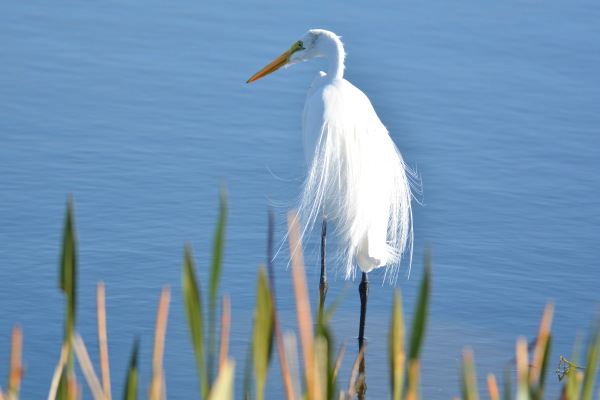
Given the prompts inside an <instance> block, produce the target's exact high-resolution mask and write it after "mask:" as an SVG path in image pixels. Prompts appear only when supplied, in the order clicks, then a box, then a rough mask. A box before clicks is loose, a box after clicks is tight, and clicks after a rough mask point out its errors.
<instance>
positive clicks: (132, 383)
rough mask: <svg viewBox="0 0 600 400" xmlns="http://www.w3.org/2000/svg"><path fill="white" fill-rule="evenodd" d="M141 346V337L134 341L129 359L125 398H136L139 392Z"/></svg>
mask: <svg viewBox="0 0 600 400" xmlns="http://www.w3.org/2000/svg"><path fill="white" fill-rule="evenodd" d="M139 348H140V341H139V339H135V341H134V342H133V349H132V350H131V358H130V360H129V368H128V369H127V376H126V378H125V392H124V393H123V400H136V399H137V392H138V380H139V370H138V354H139Z"/></svg>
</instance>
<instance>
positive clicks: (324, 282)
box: [319, 216, 329, 322]
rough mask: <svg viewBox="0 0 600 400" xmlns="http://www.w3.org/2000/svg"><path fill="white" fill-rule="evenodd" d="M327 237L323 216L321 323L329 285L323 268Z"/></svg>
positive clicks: (320, 289) (320, 287)
mask: <svg viewBox="0 0 600 400" xmlns="http://www.w3.org/2000/svg"><path fill="white" fill-rule="evenodd" d="M326 236H327V217H325V216H323V226H322V229H321V279H320V280H319V322H322V317H323V308H324V307H325V295H327V289H328V288H329V283H327V270H326V268H325V241H326V240H325V238H326Z"/></svg>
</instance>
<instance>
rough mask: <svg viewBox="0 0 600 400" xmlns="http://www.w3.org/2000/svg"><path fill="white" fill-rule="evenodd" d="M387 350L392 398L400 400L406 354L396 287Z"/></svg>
mask: <svg viewBox="0 0 600 400" xmlns="http://www.w3.org/2000/svg"><path fill="white" fill-rule="evenodd" d="M388 351H389V360H390V384H391V388H392V399H394V400H400V399H401V398H402V389H403V385H404V382H403V381H404V372H405V371H404V369H405V368H404V365H405V361H406V354H405V353H404V318H403V313H402V300H401V297H400V290H398V289H396V291H395V294H394V306H393V308H392V321H391V323H390V334H389V347H388Z"/></svg>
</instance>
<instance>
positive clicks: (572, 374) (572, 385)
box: [565, 335, 582, 399]
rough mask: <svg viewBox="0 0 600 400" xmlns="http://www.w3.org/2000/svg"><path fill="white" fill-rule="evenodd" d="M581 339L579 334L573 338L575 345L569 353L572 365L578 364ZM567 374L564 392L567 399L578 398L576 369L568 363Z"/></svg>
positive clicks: (579, 384)
mask: <svg viewBox="0 0 600 400" xmlns="http://www.w3.org/2000/svg"><path fill="white" fill-rule="evenodd" d="M581 341H582V338H581V336H580V335H577V338H576V339H575V345H574V348H573V354H572V355H571V360H570V361H571V363H572V364H573V365H579V355H580V354H581ZM565 374H566V375H567V384H566V393H567V398H568V399H578V398H579V395H580V394H581V382H580V381H579V380H578V379H577V369H576V368H575V367H572V366H570V365H569V367H568V371H567V372H566V373H565Z"/></svg>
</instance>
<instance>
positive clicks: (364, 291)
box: [358, 272, 369, 347]
mask: <svg viewBox="0 0 600 400" xmlns="http://www.w3.org/2000/svg"><path fill="white" fill-rule="evenodd" d="M358 293H359V294H360V324H359V326H358V346H359V347H362V346H363V341H364V339H365V319H366V317H367V297H369V277H368V276H367V273H366V272H363V273H362V280H361V281H360V285H358Z"/></svg>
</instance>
